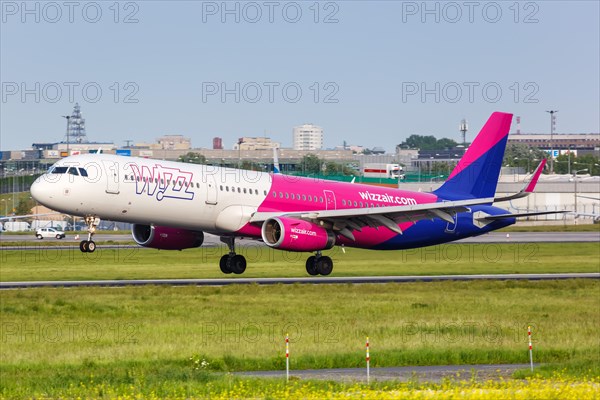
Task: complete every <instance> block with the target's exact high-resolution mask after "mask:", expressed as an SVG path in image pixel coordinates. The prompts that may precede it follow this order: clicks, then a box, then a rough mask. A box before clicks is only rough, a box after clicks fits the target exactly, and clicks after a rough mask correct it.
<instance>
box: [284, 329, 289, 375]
mask: <svg viewBox="0 0 600 400" xmlns="http://www.w3.org/2000/svg"><path fill="white" fill-rule="evenodd" d="M285 380H286V381H289V380H290V336H289V335H288V334H287V333H286V334H285Z"/></svg>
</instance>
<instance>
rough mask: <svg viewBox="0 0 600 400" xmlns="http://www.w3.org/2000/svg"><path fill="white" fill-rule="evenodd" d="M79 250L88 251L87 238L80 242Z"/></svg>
mask: <svg viewBox="0 0 600 400" xmlns="http://www.w3.org/2000/svg"><path fill="white" fill-rule="evenodd" d="M79 250H81V252H82V253H87V252H88V250H87V240H82V241H81V242H79Z"/></svg>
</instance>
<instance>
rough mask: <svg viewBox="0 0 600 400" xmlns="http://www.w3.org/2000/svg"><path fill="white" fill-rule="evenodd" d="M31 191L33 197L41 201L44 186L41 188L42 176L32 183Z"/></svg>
mask: <svg viewBox="0 0 600 400" xmlns="http://www.w3.org/2000/svg"><path fill="white" fill-rule="evenodd" d="M29 192H30V193H31V197H33V199H34V200H35V201H38V202H39V201H40V198H41V195H42V188H41V183H40V178H37V179H36V180H35V181H34V182H33V184H32V185H31V188H29Z"/></svg>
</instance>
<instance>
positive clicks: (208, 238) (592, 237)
mask: <svg viewBox="0 0 600 400" xmlns="http://www.w3.org/2000/svg"><path fill="white" fill-rule="evenodd" d="M507 235H508V236H507ZM94 240H95V241H96V242H98V243H101V242H107V241H111V242H127V241H129V242H130V241H132V240H133V239H132V237H131V235H116V234H110V233H107V234H104V233H98V234H96V235H95V236H94ZM2 242H22V243H30V244H31V246H32V247H31V248H40V247H48V248H62V249H65V248H69V247H71V246H79V242H77V241H75V239H74V237H72V236H67V237H66V238H65V239H61V240H57V239H43V240H39V239H36V238H35V237H33V236H25V235H11V234H6V233H3V234H2V235H0V244H1V243H2ZM565 242H569V243H571V242H573V243H574V242H600V231H599V232H512V233H502V232H490V233H487V234H485V235H481V236H474V237H470V238H466V239H461V240H457V241H455V242H452V243H565ZM33 243H35V244H33ZM48 243H52V247H50V246H48V245H47V244H48ZM57 243H60V244H58V245H56V244H57ZM63 243H64V244H63ZM248 243H252V244H253V245H256V244H257V243H261V242H257V241H256V240H251V239H238V240H237V241H236V244H237V245H239V246H244V244H248ZM261 244H262V243H261ZM55 245H56V246H55ZM57 246H58V247H57ZM99 246H102V247H104V248H114V246H119V245H115V244H109V245H102V244H99ZM125 246H133V247H140V246H137V245H135V244H133V245H125ZM214 246H224V244H223V243H222V242H221V241H220V240H219V237H218V236H215V235H211V234H205V235H204V243H203V244H202V247H214ZM1 248H2V249H6V250H9V249H11V250H20V249H24V250H27V249H31V248H27V247H25V246H23V245H17V246H10V247H9V246H2V247H1ZM140 248H143V247H140Z"/></svg>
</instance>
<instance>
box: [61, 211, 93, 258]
mask: <svg viewBox="0 0 600 400" xmlns="http://www.w3.org/2000/svg"><path fill="white" fill-rule="evenodd" d="M85 223H86V225H87V226H88V239H87V240H82V241H81V242H79V250H81V252H82V253H93V252H94V251H95V250H96V243H94V241H93V240H92V236H94V233H96V227H97V226H98V224H100V218H97V217H95V216H94V215H86V217H85ZM57 238H58V237H57Z"/></svg>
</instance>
